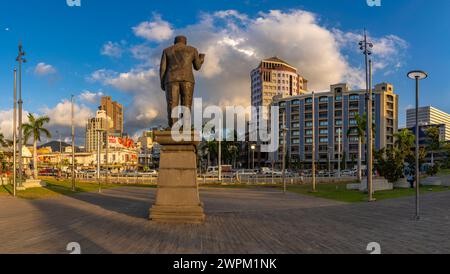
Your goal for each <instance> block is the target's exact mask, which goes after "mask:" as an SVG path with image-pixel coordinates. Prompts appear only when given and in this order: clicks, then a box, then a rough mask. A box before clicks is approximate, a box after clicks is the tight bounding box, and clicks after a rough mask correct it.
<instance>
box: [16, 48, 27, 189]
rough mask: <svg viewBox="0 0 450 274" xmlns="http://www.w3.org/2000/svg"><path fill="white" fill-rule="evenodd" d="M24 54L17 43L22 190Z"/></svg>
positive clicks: (20, 185) (20, 176) (20, 177)
mask: <svg viewBox="0 0 450 274" xmlns="http://www.w3.org/2000/svg"><path fill="white" fill-rule="evenodd" d="M25 55H26V53H25V52H24V51H23V47H22V42H20V43H19V55H18V56H17V58H16V62H17V63H18V64H19V102H18V105H19V126H18V130H19V140H18V141H19V187H20V188H22V184H23V182H22V177H23V176H22V175H23V157H22V156H23V155H22V148H23V131H22V115H23V111H22V110H23V101H22V64H23V63H26V62H27V60H26V59H25V58H23V57H24V56H25Z"/></svg>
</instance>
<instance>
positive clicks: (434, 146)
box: [425, 127, 441, 167]
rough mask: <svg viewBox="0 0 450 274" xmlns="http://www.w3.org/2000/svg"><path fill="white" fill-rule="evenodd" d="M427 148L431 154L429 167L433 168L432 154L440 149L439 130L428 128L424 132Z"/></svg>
mask: <svg viewBox="0 0 450 274" xmlns="http://www.w3.org/2000/svg"><path fill="white" fill-rule="evenodd" d="M425 135H426V143H427V148H428V150H429V151H430V152H431V166H433V167H434V153H435V152H436V151H439V150H440V149H441V140H440V135H441V133H440V130H439V128H437V127H429V128H427V129H426V130H425Z"/></svg>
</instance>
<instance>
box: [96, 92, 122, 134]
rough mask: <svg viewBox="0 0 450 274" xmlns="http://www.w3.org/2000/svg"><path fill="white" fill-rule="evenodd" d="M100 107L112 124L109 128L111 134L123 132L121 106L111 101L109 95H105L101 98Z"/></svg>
mask: <svg viewBox="0 0 450 274" xmlns="http://www.w3.org/2000/svg"><path fill="white" fill-rule="evenodd" d="M100 108H101V109H102V110H104V111H105V112H106V115H108V116H109V117H110V118H111V119H112V121H113V126H112V128H111V129H110V131H111V132H110V133H111V134H116V135H122V134H123V106H122V105H121V104H119V103H118V102H116V101H113V100H112V98H111V96H105V97H102V99H101V105H100Z"/></svg>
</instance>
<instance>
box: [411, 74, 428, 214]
mask: <svg viewBox="0 0 450 274" xmlns="http://www.w3.org/2000/svg"><path fill="white" fill-rule="evenodd" d="M408 77H409V78H410V79H413V80H415V82H416V216H415V218H416V220H419V219H420V212H419V209H420V208H419V193H420V166H419V165H420V161H419V153H420V147H419V138H420V133H419V80H422V79H425V78H427V77H428V74H427V73H426V72H424V71H420V70H416V71H411V72H409V73H408Z"/></svg>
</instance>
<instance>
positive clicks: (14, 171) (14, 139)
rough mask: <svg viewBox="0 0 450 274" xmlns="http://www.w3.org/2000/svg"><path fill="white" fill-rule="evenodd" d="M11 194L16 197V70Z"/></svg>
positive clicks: (15, 74) (15, 70)
mask: <svg viewBox="0 0 450 274" xmlns="http://www.w3.org/2000/svg"><path fill="white" fill-rule="evenodd" d="M13 115H14V117H13V188H14V190H13V194H14V197H16V196H17V170H16V169H17V69H14V112H13Z"/></svg>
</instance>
